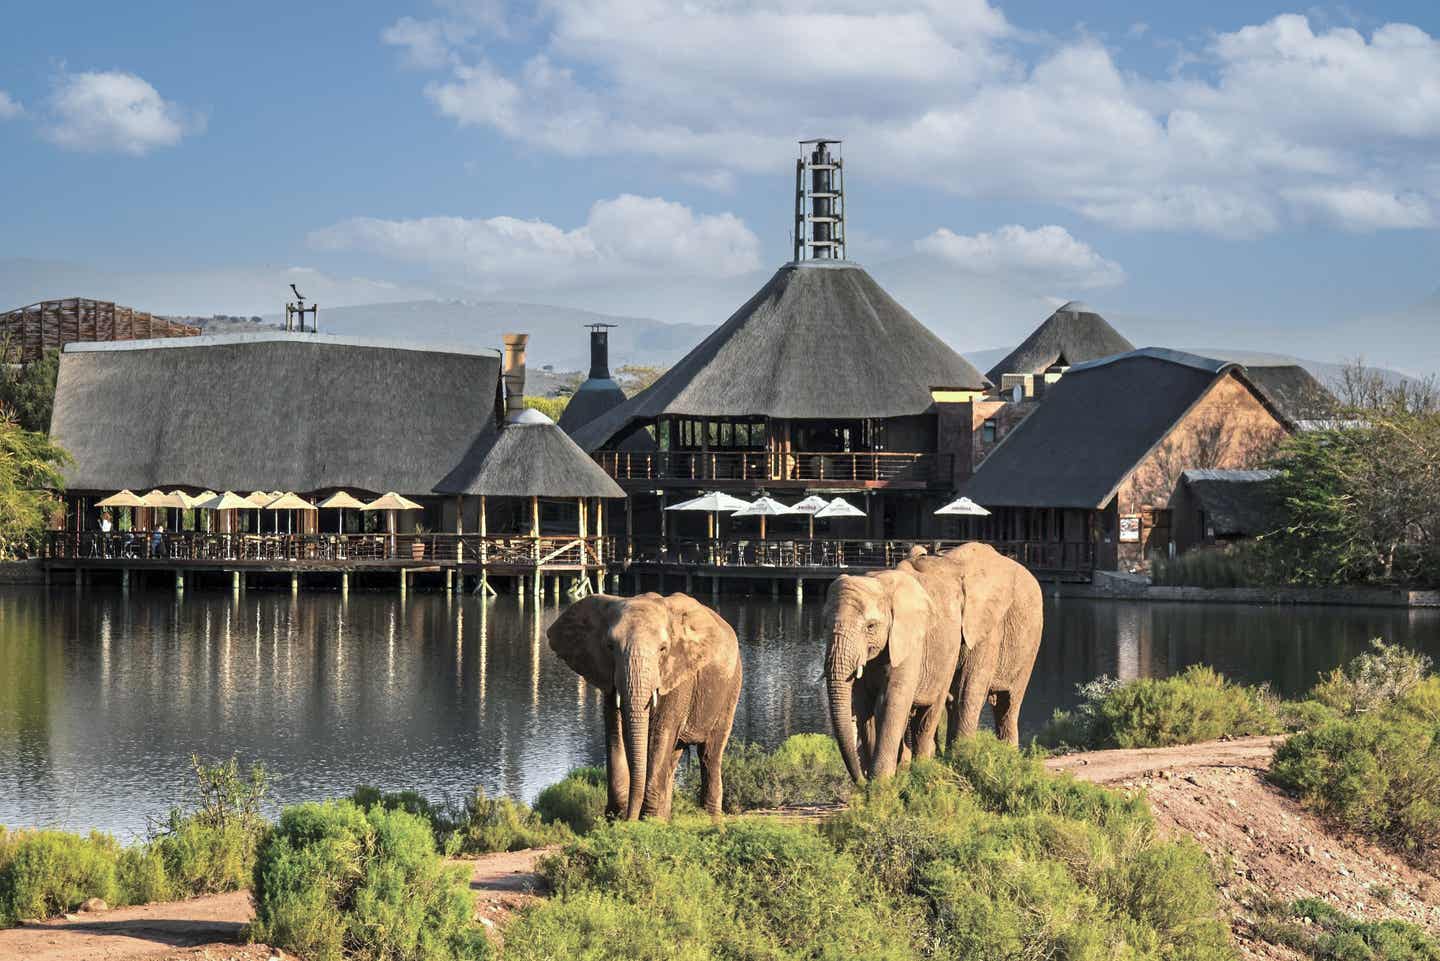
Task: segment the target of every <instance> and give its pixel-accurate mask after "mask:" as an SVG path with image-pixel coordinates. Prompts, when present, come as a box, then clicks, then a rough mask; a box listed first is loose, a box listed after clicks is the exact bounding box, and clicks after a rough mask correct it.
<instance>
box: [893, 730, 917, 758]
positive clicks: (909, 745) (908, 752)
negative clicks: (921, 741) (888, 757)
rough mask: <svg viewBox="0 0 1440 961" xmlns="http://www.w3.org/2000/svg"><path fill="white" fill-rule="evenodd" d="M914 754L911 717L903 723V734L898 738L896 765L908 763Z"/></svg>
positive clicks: (913, 731) (913, 732)
mask: <svg viewBox="0 0 1440 961" xmlns="http://www.w3.org/2000/svg"><path fill="white" fill-rule="evenodd" d="M914 755H915V721H914V719H913V718H912V719H911V721H910V723H909V724H907V725H905V736H904V737H903V738H901V739H900V756H899V757H898V758H896V759H895V763H896V766H897V767H904V766H905V765H907V764H909V763H910V758H912V757H913V756H914Z"/></svg>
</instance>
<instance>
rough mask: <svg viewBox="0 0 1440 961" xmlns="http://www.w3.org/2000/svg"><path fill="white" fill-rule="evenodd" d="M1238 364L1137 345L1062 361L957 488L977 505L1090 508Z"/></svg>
mask: <svg viewBox="0 0 1440 961" xmlns="http://www.w3.org/2000/svg"><path fill="white" fill-rule="evenodd" d="M1227 375H1230V376H1236V377H1239V378H1240V379H1241V381H1242V382H1244V383H1245V384H1246V385H1247V386H1249V387H1250V389H1251V390H1254V391H1255V394H1256V396H1257V397H1258V398H1260V399H1261V400H1262V401H1264V400H1265V398H1264V395H1262V394H1260V392H1259V391H1258V390H1256V389H1255V387H1254V385H1251V384H1250V383H1249V381H1248V380H1246V378H1245V374H1244V368H1243V367H1241V366H1240V365H1239V364H1234V363H1227V362H1224V361H1219V360H1213V359H1211V358H1208V357H1197V356H1195V355H1194V354H1186V353H1183V352H1181V351H1175V350H1165V349H1162V348H1156V347H1147V348H1145V349H1143V350H1136V351H1131V352H1130V353H1127V354H1120V355H1119V356H1116V357H1109V358H1105V359H1103V360H1098V361H1091V362H1089V363H1086V364H1079V365H1077V366H1075V367H1071V368H1070V370H1069V371H1068V372H1067V373H1066V374H1065V376H1064V377H1062V378H1060V380H1059V381H1058V382H1057V383H1056V384H1055V385H1054V386H1053V387H1052V388H1051V389H1050V393H1049V394H1048V395H1047V396H1046V399H1045V402H1044V403H1043V404H1039V405H1038V406H1037V407H1036V409H1035V410H1034V411H1033V412H1032V413H1031V414H1030V416H1028V417H1026V418H1025V419H1024V420H1023V421H1021V422H1020V424H1019V425H1018V426H1016V427H1015V429H1014V430H1012V431H1011V432H1010V433H1009V434H1008V435H1006V437H1005V438H1004V440H1002V441H1001V443H1000V444H999V446H997V447H996V448H995V450H994V451H993V452H992V453H991V454H990V456H989V457H987V458H986V459H985V461H984V463H982V464H981V465H980V469H979V470H977V471H976V472H975V475H974V476H973V477H971V478H970V479H969V480H968V481H966V482H965V483H964V484H962V485H961V493H963V494H965V495H966V496H968V497H969V498H970V499H971V500H973V501H975V503H977V504H979V505H980V506H982V507H987V508H994V507H1072V508H1083V509H1099V508H1101V507H1103V506H1105V504H1106V503H1107V502H1108V501H1109V500H1110V498H1111V496H1113V495H1114V493H1115V490H1116V488H1117V487H1119V485H1120V483H1121V482H1122V481H1123V480H1124V479H1125V478H1126V477H1127V476H1128V475H1129V473H1130V472H1131V471H1132V470H1134V469H1135V467H1136V466H1137V465H1138V464H1139V462H1140V461H1141V459H1143V458H1144V456H1145V455H1146V454H1147V453H1148V452H1149V451H1150V449H1151V448H1152V447H1153V446H1154V445H1155V444H1157V443H1159V442H1160V441H1161V440H1162V439H1163V438H1164V437H1165V435H1166V434H1167V433H1169V431H1170V429H1171V428H1172V427H1174V426H1175V424H1176V423H1177V422H1178V421H1179V420H1180V418H1181V417H1182V416H1183V415H1184V414H1185V413H1186V412H1187V411H1188V410H1189V409H1190V407H1191V406H1192V405H1193V404H1194V403H1195V402H1196V401H1197V400H1199V399H1200V397H1201V395H1203V394H1204V393H1205V391H1206V390H1207V389H1208V388H1209V387H1210V385H1211V384H1213V383H1214V382H1215V380H1216V379H1217V378H1218V377H1221V376H1227Z"/></svg>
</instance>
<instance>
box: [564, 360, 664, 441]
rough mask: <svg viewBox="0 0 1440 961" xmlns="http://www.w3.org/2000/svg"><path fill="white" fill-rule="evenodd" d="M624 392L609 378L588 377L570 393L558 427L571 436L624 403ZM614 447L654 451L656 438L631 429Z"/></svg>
mask: <svg viewBox="0 0 1440 961" xmlns="http://www.w3.org/2000/svg"><path fill="white" fill-rule="evenodd" d="M625 399H626V398H625V391H624V390H622V389H621V387H620V385H619V384H617V383H615V381H614V380H612V379H611V378H609V377H591V378H590V379H588V380H586V381H585V383H583V384H581V385H580V386H579V387H578V388H577V389H576V391H575V393H573V394H571V395H570V401H569V403H567V404H566V405H565V409H564V410H563V411H561V412H560V421H559V424H560V429H561V430H563V431H565V433H567V434H569V435H571V436H572V437H573V436H574V434H575V432H576V431H577V430H579V429H580V428H582V427H584V426H585V425H586V424H589V423H591V422H592V421H594V420H595V419H597V418H598V417H600V416H601V415H602V414H606V413H609V412H610V411H612V410H614V409H615V408H616V407H619V406H620V405H621V404H623V403H625ZM614 446H616V447H619V448H620V449H621V450H654V449H655V440H654V438H652V437H651V436H650V435H649V434H648V433H646V432H645V431H643V430H637V431H632V432H630V433H629V434H627V435H626V436H625V437H624V438H622V439H620V440H619V441H618V442H617V443H616V444H615V445H614Z"/></svg>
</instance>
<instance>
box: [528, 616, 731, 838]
mask: <svg viewBox="0 0 1440 961" xmlns="http://www.w3.org/2000/svg"><path fill="white" fill-rule="evenodd" d="M548 636H549V639H550V648H551V650H553V651H554V652H555V653H556V654H557V655H559V657H560V659H561V660H563V661H564V662H565V663H566V664H568V665H569V666H570V667H571V668H572V669H573V670H574V671H575V672H576V673H577V674H579V675H580V676H581V677H583V678H585V680H586V681H588V682H589V683H591V684H593V685H595V686H596V687H598V688H599V689H600V690H601V692H602V693H603V694H604V698H605V746H606V767H607V770H608V773H609V803H608V806H607V808H606V813H607V814H608V815H610V816H615V817H618V816H624V817H626V818H628V819H629V820H632V821H633V820H635V819H637V818H639V817H640V816H641V815H642V814H643V815H645V816H646V817H660V818H669V816H670V804H671V799H672V797H673V795H674V790H675V770H676V768H677V767H678V766H679V764H680V758H681V757H682V756H683V754H684V752H685V749H686V748H687V747H690V746H692V745H693V746H694V747H695V748H696V751H697V753H698V755H699V761H700V783H701V794H702V796H703V800H704V804H705V810H706V811H708V812H709V813H710V814H712V815H718V814H719V813H720V810H721V802H722V800H723V797H724V784H723V781H722V777H721V764H722V758H723V757H724V754H725V744H726V742H727V741H729V739H730V729H731V726H732V725H733V723H734V721H735V707H736V705H737V704H738V703H739V701H740V681H741V666H740V645H739V643H738V642H737V640H736V638H735V631H734V630H733V629H731V627H730V625H729V624H727V623H726V622H725V620H724V618H722V617H721V616H720V615H719V614H717V613H715V612H714V611H713V610H711V609H710V608H708V607H706V606H705V605H703V604H701V603H700V602H699V601H696V600H695V599H694V598H692V597H689V596H688V595H685V594H671V595H670V596H668V597H662V596H660V595H659V594H643V595H640V596H639V597H632V598H623V597H613V596H610V595H606V594H596V595H594V596H592V597H587V598H585V599H583V600H580V601H576V602H575V603H574V604H572V605H571V606H570V607H569V608H568V609H567V610H566V611H565V612H564V613H563V614H561V615H560V617H559V618H557V619H556V621H555V623H554V624H552V625H550V630H549V632H548Z"/></svg>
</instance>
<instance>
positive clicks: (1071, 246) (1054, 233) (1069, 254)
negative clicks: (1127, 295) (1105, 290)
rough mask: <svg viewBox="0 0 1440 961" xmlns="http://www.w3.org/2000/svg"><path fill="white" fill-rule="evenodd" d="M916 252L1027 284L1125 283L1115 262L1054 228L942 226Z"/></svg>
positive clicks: (920, 242) (1083, 286) (1070, 286)
mask: <svg viewBox="0 0 1440 961" xmlns="http://www.w3.org/2000/svg"><path fill="white" fill-rule="evenodd" d="M915 249H916V250H917V251H919V252H920V253H923V254H930V255H932V256H935V257H939V258H941V259H943V260H945V261H947V262H949V263H952V264H954V265H956V266H957V267H959V268H960V269H962V270H964V271H967V272H970V273H975V274H985V275H999V276H1004V277H1006V278H1007V279H1011V280H1013V281H1016V282H1020V283H1023V284H1029V285H1032V286H1033V285H1039V286H1048V287H1053V288H1059V289H1062V290H1063V289H1088V288H1094V287H1113V286H1115V285H1117V284H1120V283H1123V282H1124V280H1125V271H1124V270H1123V269H1121V267H1120V265H1119V264H1117V263H1115V261H1113V260H1107V259H1105V258H1104V257H1102V256H1100V254H1099V253H1097V252H1096V250H1095V248H1093V247H1091V246H1090V245H1089V244H1086V243H1082V242H1081V241H1079V240H1076V239H1075V237H1074V236H1072V235H1071V233H1070V231H1068V230H1066V229H1065V228H1064V227H1059V226H1056V225H1054V224H1050V225H1047V226H1044V227H1036V228H1034V229H1033V230H1032V229H1029V228H1026V227H1021V226H1019V225H1018V224H1010V225H1008V226H1005V227H1001V228H1000V229H998V230H996V231H994V232H984V233H978V234H974V235H968V236H967V235H963V234H957V233H955V232H954V231H952V230H949V229H947V228H945V227H941V228H940V229H938V230H936V231H935V232H934V233H932V234H930V235H929V236H927V237H922V238H921V239H919V240H917V241H916V242H915Z"/></svg>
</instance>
